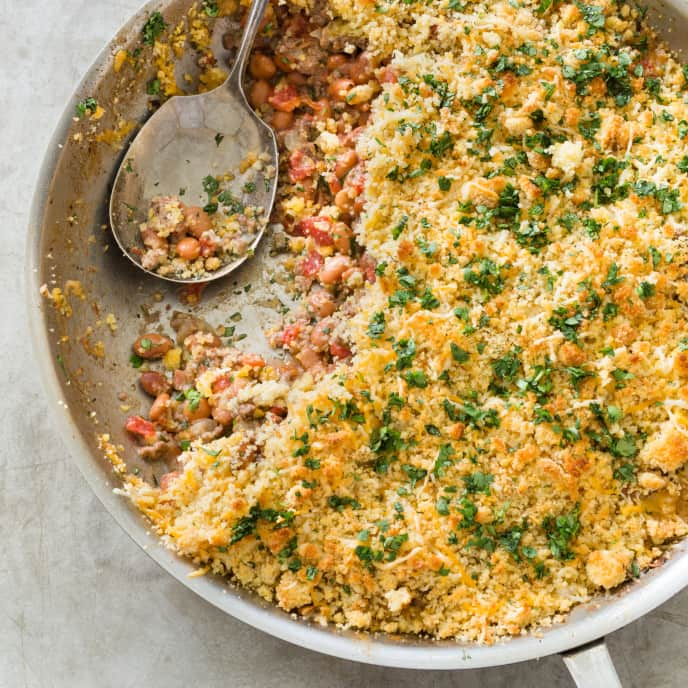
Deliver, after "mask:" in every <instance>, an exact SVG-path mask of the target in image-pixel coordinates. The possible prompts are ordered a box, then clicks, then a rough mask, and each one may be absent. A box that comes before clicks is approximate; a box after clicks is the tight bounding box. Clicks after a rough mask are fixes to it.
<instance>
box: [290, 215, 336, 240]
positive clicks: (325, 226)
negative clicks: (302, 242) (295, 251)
mask: <svg viewBox="0 0 688 688" xmlns="http://www.w3.org/2000/svg"><path fill="white" fill-rule="evenodd" d="M298 224H299V225H300V228H299V231H300V232H301V233H302V235H303V236H309V237H312V238H313V241H315V243H316V244H317V245H318V246H332V245H333V244H334V239H333V238H332V234H331V230H332V219H331V218H329V217H327V216H326V215H316V216H314V217H305V218H304V219H303V220H301V221H300V222H299V223H298Z"/></svg>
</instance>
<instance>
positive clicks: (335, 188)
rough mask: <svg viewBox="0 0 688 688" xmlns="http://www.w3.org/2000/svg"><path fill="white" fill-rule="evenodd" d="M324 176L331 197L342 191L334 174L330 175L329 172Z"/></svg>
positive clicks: (340, 184)
mask: <svg viewBox="0 0 688 688" xmlns="http://www.w3.org/2000/svg"><path fill="white" fill-rule="evenodd" d="M324 176H325V180H326V181H327V186H328V188H329V189H330V193H331V194H332V195H333V196H334V195H335V194H337V193H338V192H339V191H341V190H342V183H341V182H340V181H339V179H337V175H336V174H332V173H331V172H329V173H328V174H326V175H324Z"/></svg>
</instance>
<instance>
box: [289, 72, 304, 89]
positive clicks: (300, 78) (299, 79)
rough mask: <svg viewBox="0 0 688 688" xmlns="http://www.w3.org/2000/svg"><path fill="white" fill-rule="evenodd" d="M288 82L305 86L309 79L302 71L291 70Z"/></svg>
mask: <svg viewBox="0 0 688 688" xmlns="http://www.w3.org/2000/svg"><path fill="white" fill-rule="evenodd" d="M287 83H288V84H291V85H292V86H305V85H306V84H307V83H308V79H307V78H306V77H305V76H304V75H303V74H301V72H290V73H289V74H288V75H287Z"/></svg>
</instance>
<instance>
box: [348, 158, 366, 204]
mask: <svg viewBox="0 0 688 688" xmlns="http://www.w3.org/2000/svg"><path fill="white" fill-rule="evenodd" d="M364 186H365V169H364V167H363V164H362V163H359V164H358V165H356V167H354V168H353V169H352V170H351V172H349V174H348V175H347V177H346V187H347V188H349V189H353V190H354V191H355V192H356V196H360V195H361V194H362V193H363V187H364Z"/></svg>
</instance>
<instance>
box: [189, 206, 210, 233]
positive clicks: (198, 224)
mask: <svg viewBox="0 0 688 688" xmlns="http://www.w3.org/2000/svg"><path fill="white" fill-rule="evenodd" d="M184 224H185V225H186V229H187V231H188V232H189V234H193V235H194V236H195V237H196V238H197V239H200V237H201V234H203V232H207V231H208V230H209V229H210V228H211V227H212V221H211V219H210V215H208V213H206V212H205V210H203V208H199V207H198V206H196V205H191V206H188V207H186V208H184Z"/></svg>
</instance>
